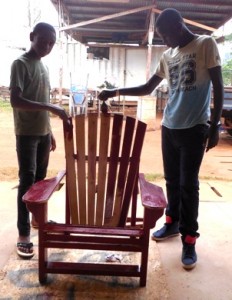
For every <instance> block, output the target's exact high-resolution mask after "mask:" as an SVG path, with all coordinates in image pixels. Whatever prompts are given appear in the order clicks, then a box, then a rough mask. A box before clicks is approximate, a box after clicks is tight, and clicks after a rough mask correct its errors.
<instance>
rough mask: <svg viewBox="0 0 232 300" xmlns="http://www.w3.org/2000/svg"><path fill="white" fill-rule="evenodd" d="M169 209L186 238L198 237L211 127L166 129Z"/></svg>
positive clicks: (164, 129) (165, 165) (169, 213)
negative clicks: (201, 176)
mask: <svg viewBox="0 0 232 300" xmlns="http://www.w3.org/2000/svg"><path fill="white" fill-rule="evenodd" d="M162 131H163V134H162V137H163V142H162V145H163V160H164V173H165V179H166V188H167V197H168V206H167V210H166V214H167V215H169V216H171V217H172V218H173V219H174V221H175V220H179V224H180V232H181V234H182V235H187V234H189V235H191V236H198V235H199V234H198V233H197V230H198V222H197V218H198V207H199V181H198V174H199V169H200V165H201V162H202V158H203V155H204V151H205V146H204V144H205V136H206V131H207V126H205V125H197V126H195V127H193V128H189V129H181V130H170V129H167V128H165V127H164V128H163V129H162Z"/></svg>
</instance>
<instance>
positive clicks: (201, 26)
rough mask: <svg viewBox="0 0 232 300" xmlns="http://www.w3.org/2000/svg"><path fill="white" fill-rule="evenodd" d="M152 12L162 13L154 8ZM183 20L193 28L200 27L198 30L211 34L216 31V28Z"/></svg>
mask: <svg viewBox="0 0 232 300" xmlns="http://www.w3.org/2000/svg"><path fill="white" fill-rule="evenodd" d="M152 11H153V12H156V13H159V14H160V13H161V12H162V10H159V9H156V8H153V9H152ZM183 20H184V22H185V23H187V24H191V25H193V26H196V27H200V28H203V29H206V30H209V31H212V32H213V31H215V30H217V28H213V27H210V26H207V25H204V24H201V23H198V22H195V21H192V20H189V19H185V18H183Z"/></svg>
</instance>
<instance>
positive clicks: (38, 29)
mask: <svg viewBox="0 0 232 300" xmlns="http://www.w3.org/2000/svg"><path fill="white" fill-rule="evenodd" d="M44 30H50V31H52V32H54V33H56V31H55V28H54V27H53V26H52V25H50V24H48V23H45V22H40V23H38V24H36V25H35V27H34V28H33V33H35V34H36V33H38V32H41V31H44Z"/></svg>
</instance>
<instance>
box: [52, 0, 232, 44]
mask: <svg viewBox="0 0 232 300" xmlns="http://www.w3.org/2000/svg"><path fill="white" fill-rule="evenodd" d="M51 2H52V3H53V4H54V6H55V7H56V9H57V10H58V12H59V15H60V16H61V18H62V24H61V26H67V25H73V24H78V25H77V26H71V28H69V29H68V27H67V28H66V32H68V33H69V34H72V36H73V38H74V39H76V40H78V41H80V42H81V43H84V44H87V43H88V42H96V43H127V44H132V43H133V44H134V43H136V44H139V45H146V44H147V36H148V30H149V24H150V18H151V15H152V13H154V16H155V17H156V16H157V15H158V13H159V11H162V10H163V9H165V8H170V7H171V8H176V9H177V10H179V11H180V12H181V14H182V16H183V17H184V18H185V19H188V20H190V21H193V22H196V23H199V24H201V25H202V27H204V28H202V27H199V25H196V24H195V25H192V24H188V27H189V28H190V30H191V31H193V32H194V33H198V34H210V33H211V32H212V31H211V30H209V28H208V27H212V28H215V29H218V28H219V27H221V26H222V25H224V24H225V23H226V22H227V21H228V20H229V19H230V18H232V0H205V1H204V0H203V1H199V0H189V1H187V3H186V0H175V1H174V0H169V1H165V0H51ZM135 11H136V12H135ZM79 23H80V24H79ZM206 26H208V27H206ZM152 43H153V44H160V43H161V41H160V39H159V38H158V36H157V35H156V33H154V38H153V41H152Z"/></svg>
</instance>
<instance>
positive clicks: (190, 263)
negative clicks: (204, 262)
mask: <svg viewBox="0 0 232 300" xmlns="http://www.w3.org/2000/svg"><path fill="white" fill-rule="evenodd" d="M186 240H187V241H189V243H188V242H186ZM195 242H196V237H190V236H188V235H187V236H186V238H185V239H184V238H183V237H182V243H183V248H182V257H181V261H182V265H183V268H184V269H186V270H191V269H193V268H194V267H195V266H196V263H197V254H196V250H195Z"/></svg>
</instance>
